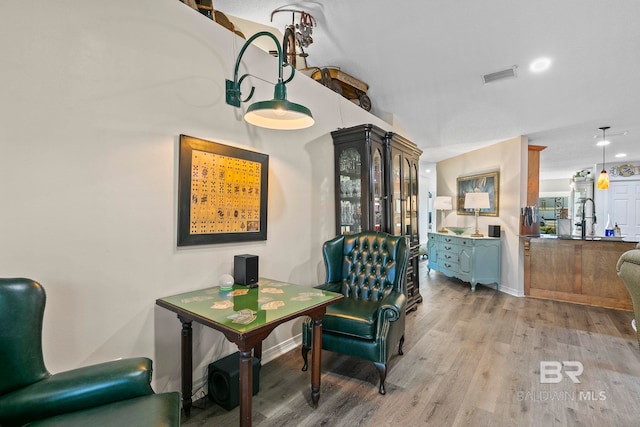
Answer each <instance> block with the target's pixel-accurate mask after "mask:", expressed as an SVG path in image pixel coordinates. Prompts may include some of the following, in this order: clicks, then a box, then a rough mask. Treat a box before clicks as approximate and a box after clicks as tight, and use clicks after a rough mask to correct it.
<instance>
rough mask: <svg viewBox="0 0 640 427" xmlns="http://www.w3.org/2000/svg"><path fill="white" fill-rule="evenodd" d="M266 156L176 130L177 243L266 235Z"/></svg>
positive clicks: (206, 241) (261, 238)
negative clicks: (178, 161) (178, 140)
mask: <svg viewBox="0 0 640 427" xmlns="http://www.w3.org/2000/svg"><path fill="white" fill-rule="evenodd" d="M268 176H269V156H268V155H266V154H262V153H256V152H254V151H248V150H244V149H242V148H237V147H231V146H228V145H223V144H219V143H216V142H211V141H205V140H203V139H198V138H194V137H191V136H187V135H180V165H179V172H178V246H188V245H207V244H211V243H227V242H246V241H252V240H267V190H268Z"/></svg>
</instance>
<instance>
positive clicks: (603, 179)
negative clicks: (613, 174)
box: [598, 126, 609, 190]
mask: <svg viewBox="0 0 640 427" xmlns="http://www.w3.org/2000/svg"><path fill="white" fill-rule="evenodd" d="M599 129H600V130H601V131H602V141H600V143H599V144H598V145H602V171H601V172H600V175H599V176H598V190H607V189H608V188H609V174H608V173H607V169H606V168H605V166H604V148H605V147H606V146H607V145H608V144H609V141H607V139H606V133H607V129H609V126H602V127H601V128H599Z"/></svg>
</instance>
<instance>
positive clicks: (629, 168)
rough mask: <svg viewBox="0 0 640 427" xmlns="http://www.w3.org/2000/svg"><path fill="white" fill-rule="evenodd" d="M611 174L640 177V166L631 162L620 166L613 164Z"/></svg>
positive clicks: (623, 176)
mask: <svg viewBox="0 0 640 427" xmlns="http://www.w3.org/2000/svg"><path fill="white" fill-rule="evenodd" d="M609 174H610V175H611V176H612V177H616V178H617V177H622V178H631V177H633V178H634V179H638V178H637V175H640V166H634V165H631V164H624V165H619V166H613V167H611V168H610V169H609Z"/></svg>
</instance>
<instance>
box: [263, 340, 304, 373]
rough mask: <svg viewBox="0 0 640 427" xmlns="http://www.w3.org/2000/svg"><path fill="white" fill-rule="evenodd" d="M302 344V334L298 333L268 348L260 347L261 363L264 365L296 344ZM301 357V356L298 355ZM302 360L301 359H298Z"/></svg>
mask: <svg viewBox="0 0 640 427" xmlns="http://www.w3.org/2000/svg"><path fill="white" fill-rule="evenodd" d="M301 344H302V334H298V335H296V336H294V337H291V338H289V339H288V340H286V341H284V342H281V343H280V344H278V345H276V346H274V347H271V348H268V349H266V350H265V349H262V364H263V365H266V364H267V363H269V362H271V361H272V360H274V359H277V358H278V357H279V356H282V355H283V354H285V353H287V352H289V351H291V350H293V349H294V348H296V347H297V346H299V345H301ZM300 357H302V356H300ZM300 360H302V359H300Z"/></svg>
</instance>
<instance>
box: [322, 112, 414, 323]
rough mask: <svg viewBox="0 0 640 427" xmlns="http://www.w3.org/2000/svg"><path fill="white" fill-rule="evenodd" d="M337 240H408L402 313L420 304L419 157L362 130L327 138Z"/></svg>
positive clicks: (385, 135) (390, 137)
mask: <svg viewBox="0 0 640 427" xmlns="http://www.w3.org/2000/svg"><path fill="white" fill-rule="evenodd" d="M331 136H332V137H333V144H334V148H335V150H334V159H335V200H336V232H337V234H350V233H358V232H360V231H364V230H376V231H385V232H387V233H390V234H394V235H401V236H405V237H406V238H407V244H408V246H409V250H410V256H409V266H408V268H407V297H408V303H407V311H411V310H415V309H416V308H417V307H416V304H418V303H420V302H422V296H421V295H420V290H419V288H420V286H419V282H418V259H419V257H418V247H419V245H420V237H419V235H418V217H419V215H418V212H419V210H418V164H419V159H420V154H422V151H421V150H420V149H419V148H418V147H417V146H416V145H415V144H414V143H413V142H411V141H409V140H407V139H406V138H403V137H402V136H400V135H398V134H395V133H393V132H387V131H384V130H382V129H380V128H378V127H377V126H374V125H370V124H366V125H359V126H354V127H350V128H345V129H340V130H337V131H334V132H331Z"/></svg>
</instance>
